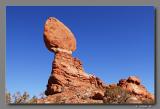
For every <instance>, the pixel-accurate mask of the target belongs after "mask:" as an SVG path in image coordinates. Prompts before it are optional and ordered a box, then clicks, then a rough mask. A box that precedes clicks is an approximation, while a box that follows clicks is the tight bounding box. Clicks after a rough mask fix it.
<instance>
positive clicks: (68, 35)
mask: <svg viewBox="0 0 160 109" xmlns="http://www.w3.org/2000/svg"><path fill="white" fill-rule="evenodd" d="M44 41H45V45H46V47H47V48H48V49H49V50H50V51H53V52H58V51H63V52H68V53H72V51H75V50H76V39H75V37H74V35H73V33H72V32H71V30H70V29H69V28H68V27H66V26H65V25H64V24H63V23H62V22H60V21H59V20H58V19H56V18H54V17H49V18H48V19H47V21H46V22H45V26H44Z"/></svg>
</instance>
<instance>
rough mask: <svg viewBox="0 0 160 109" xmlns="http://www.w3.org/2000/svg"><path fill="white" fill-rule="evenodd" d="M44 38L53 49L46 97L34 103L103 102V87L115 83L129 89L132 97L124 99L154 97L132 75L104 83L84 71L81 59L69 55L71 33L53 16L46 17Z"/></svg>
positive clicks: (72, 45) (73, 47)
mask: <svg viewBox="0 0 160 109" xmlns="http://www.w3.org/2000/svg"><path fill="white" fill-rule="evenodd" d="M44 42H45V45H46V47H47V48H48V49H49V50H50V51H52V52H54V53H55V58H54V60H53V63H52V71H51V75H50V77H49V80H48V84H47V89H46V91H45V94H46V95H47V97H46V98H43V99H38V100H37V103H42V104H43V103H56V104H57V103H58V104H59V103H64V104H83V103H85V104H96V103H104V98H105V92H106V90H107V88H114V87H117V86H119V87H121V88H123V89H124V90H127V91H129V92H131V93H132V97H130V98H127V100H126V102H128V103H132V102H133V103H142V102H139V101H138V100H139V99H138V98H137V97H136V96H142V98H143V97H144V98H145V97H146V98H149V99H154V97H153V96H152V95H151V94H150V93H149V92H147V90H146V89H145V88H144V86H142V85H141V84H140V80H139V79H138V78H137V77H135V76H131V77H129V78H128V79H127V80H126V79H122V80H120V81H119V83H118V84H113V85H109V84H108V85H107V84H104V83H103V81H102V80H101V79H100V78H98V77H96V76H94V75H90V74H87V73H86V72H85V71H84V69H83V66H82V63H81V61H80V60H79V59H77V58H74V57H72V52H73V51H75V50H76V39H75V37H74V35H73V33H72V32H71V31H70V30H69V29H68V28H67V27H66V26H65V25H64V24H63V23H62V22H60V21H59V20H57V19H56V18H53V17H50V18H49V19H48V20H47V21H46V23H45V27H44ZM133 95H135V96H133ZM136 100H137V101H136Z"/></svg>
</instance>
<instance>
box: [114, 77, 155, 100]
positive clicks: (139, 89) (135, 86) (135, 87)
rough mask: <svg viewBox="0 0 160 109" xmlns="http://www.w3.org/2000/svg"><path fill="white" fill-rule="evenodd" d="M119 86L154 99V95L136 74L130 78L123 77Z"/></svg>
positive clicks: (137, 94)
mask: <svg viewBox="0 0 160 109" xmlns="http://www.w3.org/2000/svg"><path fill="white" fill-rule="evenodd" d="M117 86H120V87H122V88H124V89H125V90H127V91H128V92H130V93H132V94H134V95H136V96H142V97H145V98H148V99H154V96H153V95H152V94H151V93H149V92H148V91H147V89H146V88H145V87H144V86H143V85H141V83H140V79H139V78H138V77H136V76H130V77H129V78H128V79H121V80H120V81H119V83H118V84H117Z"/></svg>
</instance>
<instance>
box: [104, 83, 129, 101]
mask: <svg viewBox="0 0 160 109" xmlns="http://www.w3.org/2000/svg"><path fill="white" fill-rule="evenodd" d="M129 97H130V93H129V92H128V91H126V90H124V89H123V88H121V87H119V86H115V87H113V88H106V91H105V93H104V98H103V102H104V103H106V104H125V103H126V102H125V101H126V99H127V98H129Z"/></svg>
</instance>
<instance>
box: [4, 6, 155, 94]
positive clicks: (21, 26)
mask: <svg viewBox="0 0 160 109" xmlns="http://www.w3.org/2000/svg"><path fill="white" fill-rule="evenodd" d="M50 16H53V17H56V18H58V19H59V20H60V21H62V22H63V23H64V24H65V25H66V26H68V27H69V28H70V29H71V31H72V32H73V33H74V35H75V37H76V40H77V50H76V51H75V52H73V56H74V57H78V58H79V59H80V60H81V61H82V63H83V66H84V69H85V71H86V72H87V73H91V74H94V75H96V76H98V77H100V78H101V79H102V80H103V81H104V82H105V83H107V84H111V83H117V82H118V81H119V80H120V79H122V78H127V77H128V76H130V75H136V76H138V77H139V78H140V79H141V80H142V84H143V85H145V87H146V88H147V89H148V90H149V91H150V92H152V93H153V92H154V29H155V26H154V16H155V12H154V7H152V6H135V7H134V6H128V7H125V6H122V7H118V6H110V7H59V6H51V7H48V6H46V7H34V6H33V7H24V6H23V7H20V6H18V7H14V6H9V7H6V88H7V90H8V91H10V92H11V93H14V92H16V91H20V92H24V91H27V92H29V93H30V95H31V96H32V95H39V94H40V93H41V92H43V91H44V90H45V89H46V85H47V82H48V78H49V76H50V73H51V64H52V61H53V59H54V53H52V52H50V51H48V50H47V48H46V47H45V44H44V41H43V29H44V23H45V21H46V20H47V18H48V17H50Z"/></svg>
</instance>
